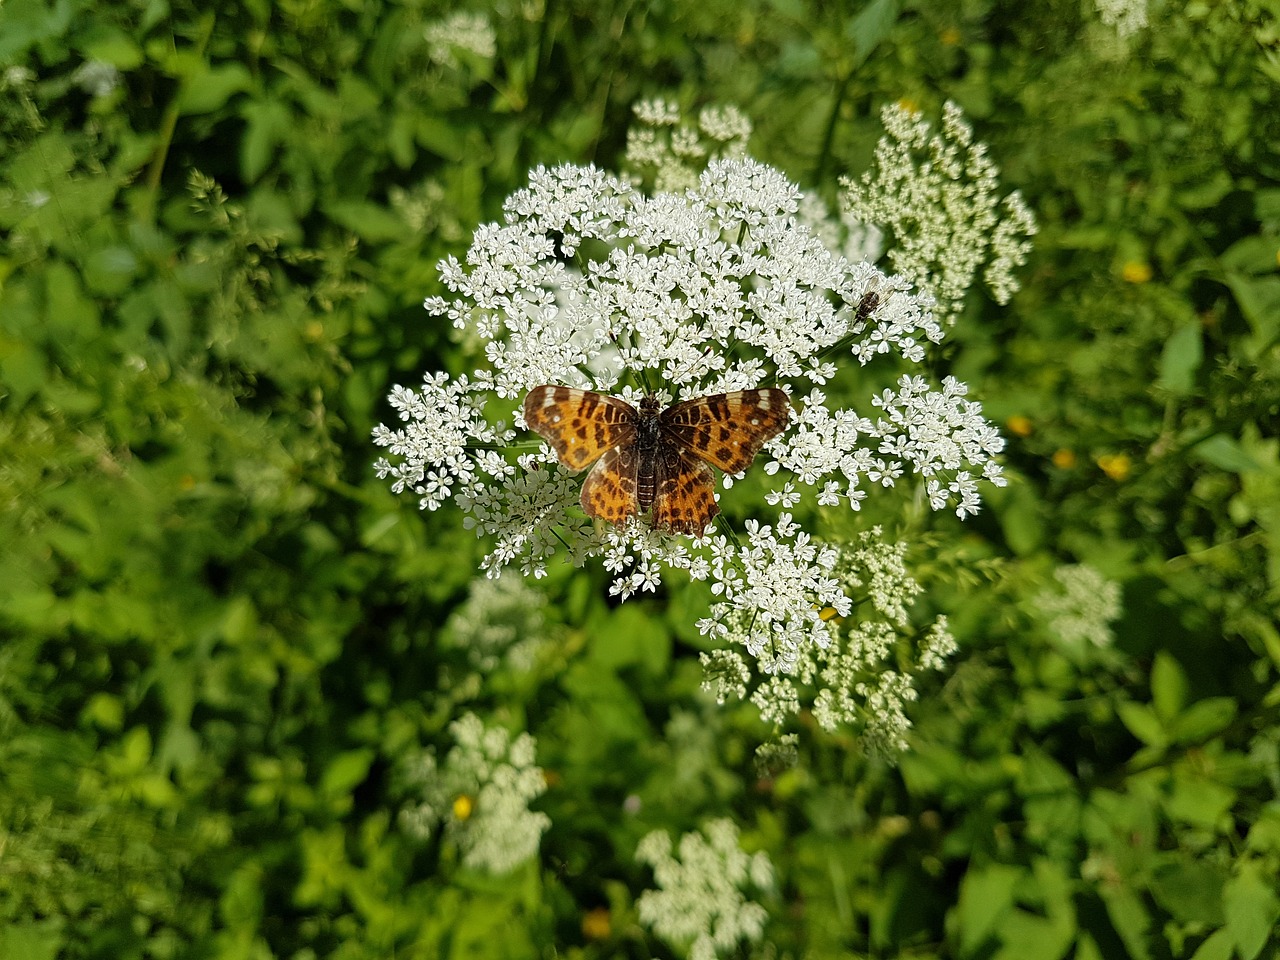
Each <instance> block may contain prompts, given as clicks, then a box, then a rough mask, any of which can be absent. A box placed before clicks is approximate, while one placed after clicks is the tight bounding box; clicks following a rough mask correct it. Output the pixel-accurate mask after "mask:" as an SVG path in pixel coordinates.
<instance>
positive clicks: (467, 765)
mask: <svg viewBox="0 0 1280 960" xmlns="http://www.w3.org/2000/svg"><path fill="white" fill-rule="evenodd" d="M449 732H450V734H452V736H453V740H454V746H453V749H452V750H450V751H449V754H448V756H447V757H446V758H445V761H444V763H443V764H439V763H437V761H436V758H435V755H434V754H433V753H431V752H429V751H428V752H425V753H423V754H422V755H421V756H419V757H418V758H417V760H416V761H415V762H414V763H413V764H412V765H411V766H410V767H409V768H407V769H406V771H405V780H406V782H407V784H408V785H409V786H411V787H413V788H416V789H418V790H420V791H421V799H420V800H419V801H417V802H415V803H413V804H411V805H409V806H407V807H405V808H404V809H402V810H401V811H400V818H399V820H400V827H401V829H403V830H404V831H405V833H407V834H408V835H410V836H413V837H416V838H418V839H420V840H426V839H429V838H430V837H431V836H432V835H433V834H434V833H435V832H436V831H437V830H438V829H440V828H441V827H443V830H444V836H445V839H446V841H448V842H451V843H453V844H455V845H456V846H457V849H458V850H459V852H460V853H461V856H462V862H463V863H464V864H465V865H467V866H469V867H473V868H475V869H478V870H484V871H487V872H489V873H507V872H509V871H511V870H512V869H514V868H515V867H517V866H519V865H520V864H521V863H523V862H525V861H526V860H528V859H529V858H530V857H533V856H535V855H536V854H537V852H538V844H539V842H540V841H541V839H542V834H543V833H544V832H546V829H547V828H548V827H549V826H551V819H550V818H549V817H548V816H547V815H546V814H545V813H534V812H532V811H531V810H529V802H530V801H531V800H534V799H536V798H537V797H539V796H541V794H542V793H543V792H544V791H545V790H546V781H545V779H544V778H543V775H542V770H541V769H540V768H539V767H537V766H536V765H535V764H534V752H535V749H536V743H535V741H534V739H533V737H532V736H530V735H529V734H527V733H522V734H520V735H519V736H518V737H516V738H515V739H514V740H513V739H512V738H511V735H510V734H509V733H508V732H507V731H506V730H504V729H502V728H500V727H485V725H484V723H483V722H482V721H481V720H480V718H479V717H477V716H476V715H475V714H470V713H468V714H466V715H464V716H463V717H461V718H460V719H458V720H455V721H454V722H453V723H452V724H450V725H449Z"/></svg>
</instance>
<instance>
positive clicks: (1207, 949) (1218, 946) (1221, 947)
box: [1191, 927, 1235, 960]
mask: <svg viewBox="0 0 1280 960" xmlns="http://www.w3.org/2000/svg"><path fill="white" fill-rule="evenodd" d="M1234 955H1235V941H1233V940H1232V939H1231V932H1230V931H1229V930H1227V929H1226V928H1225V927H1224V928H1223V929H1221V930H1215V931H1214V932H1213V934H1212V935H1211V936H1210V937H1209V938H1208V939H1207V940H1205V942H1204V943H1202V944H1200V946H1199V947H1197V948H1196V952H1195V953H1193V954H1192V955H1191V960H1231V958H1232V957H1233V956H1234Z"/></svg>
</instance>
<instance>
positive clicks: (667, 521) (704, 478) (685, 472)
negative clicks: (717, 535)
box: [652, 445, 720, 537]
mask: <svg viewBox="0 0 1280 960" xmlns="http://www.w3.org/2000/svg"><path fill="white" fill-rule="evenodd" d="M657 472H658V477H657V484H656V489H655V493H654V497H653V519H652V522H653V526H654V529H656V530H670V531H671V532H672V533H684V534H688V535H689V536H694V537H697V536H701V535H702V533H703V531H704V530H706V529H707V524H709V523H710V522H711V521H712V519H714V518H715V515H716V514H717V513H719V512H720V506H719V504H717V503H716V494H715V481H716V475H715V474H714V473H712V472H711V468H710V467H709V466H707V464H706V463H705V462H703V461H702V460H699V459H698V457H697V456H696V455H695V454H694V453H693V451H691V450H686V449H684V448H683V447H678V446H674V445H672V446H670V447H668V448H666V449H665V450H664V451H663V453H662V456H660V457H659V458H658V471H657Z"/></svg>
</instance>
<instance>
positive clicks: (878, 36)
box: [845, 0, 898, 67]
mask: <svg viewBox="0 0 1280 960" xmlns="http://www.w3.org/2000/svg"><path fill="white" fill-rule="evenodd" d="M897 19H898V0H871V3H869V4H867V5H866V6H865V7H863V8H862V9H861V10H860V11H858V15H857V16H855V17H854V18H853V19H852V20H850V21H849V23H848V24H847V25H846V27H845V36H846V37H847V38H848V39H849V40H852V41H853V64H852V66H854V67H859V66H861V65H862V64H863V63H865V62H866V59H867V57H869V56H871V51H873V50H875V48H876V47H878V46H879V45H880V41H882V40H883V39H884V38H885V37H887V36H888V35H889V31H890V30H891V29H892V28H893V24H894V22H895V21H896V20H897Z"/></svg>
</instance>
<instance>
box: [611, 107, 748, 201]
mask: <svg viewBox="0 0 1280 960" xmlns="http://www.w3.org/2000/svg"><path fill="white" fill-rule="evenodd" d="M633 112H634V113H635V116H636V121H637V123H636V125H635V126H633V127H631V128H630V129H629V130H628V131H627V152H626V155H625V157H624V158H623V168H624V169H625V170H627V171H629V172H630V173H631V174H632V176H633V179H634V180H635V182H636V183H652V184H653V187H654V189H655V190H657V191H662V192H671V191H677V190H689V189H693V188H695V187H697V185H698V177H699V175H700V174H701V173H702V172H703V171H704V170H705V169H706V167H707V164H708V162H710V161H711V160H715V159H720V158H724V157H742V156H744V155H745V154H746V151H747V140H748V139H749V138H750V137H751V121H750V119H748V117H747V116H746V114H744V113H743V112H742V111H741V110H739V109H738V108H737V107H734V106H722V107H715V106H712V107H706V108H704V109H703V111H702V112H701V113H700V114H699V115H698V121H697V124H696V125H695V124H688V123H684V122H683V116H682V114H681V113H680V107H679V106H678V105H677V104H675V103H672V102H671V101H668V100H662V99H654V100H642V101H641V102H639V103H637V104H636V105H635V107H634V108H633Z"/></svg>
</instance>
